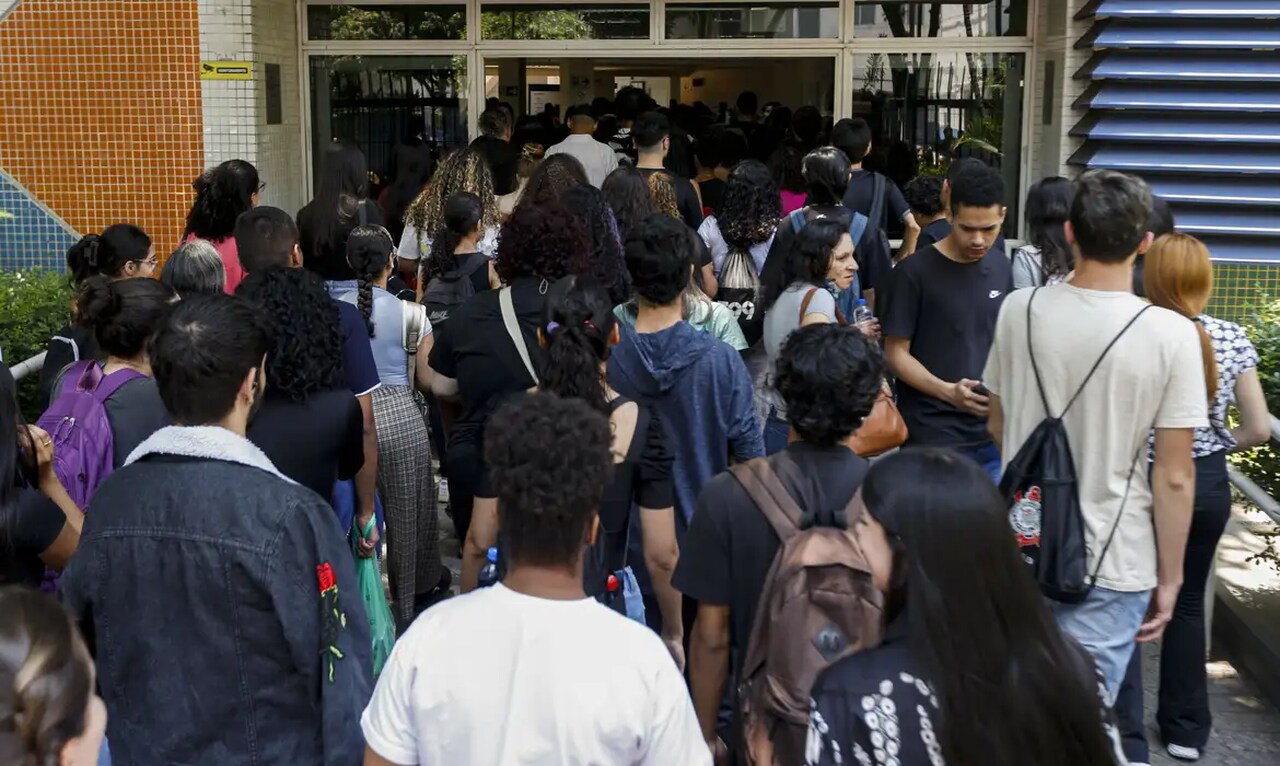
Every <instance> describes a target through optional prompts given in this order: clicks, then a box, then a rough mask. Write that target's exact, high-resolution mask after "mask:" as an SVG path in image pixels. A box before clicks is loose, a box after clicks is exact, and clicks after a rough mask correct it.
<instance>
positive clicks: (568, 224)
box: [493, 203, 591, 285]
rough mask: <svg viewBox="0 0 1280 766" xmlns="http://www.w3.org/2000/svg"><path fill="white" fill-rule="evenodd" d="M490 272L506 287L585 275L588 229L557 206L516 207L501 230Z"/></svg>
mask: <svg viewBox="0 0 1280 766" xmlns="http://www.w3.org/2000/svg"><path fill="white" fill-rule="evenodd" d="M493 269H494V271H496V272H497V274H498V278H499V279H501V280H502V282H503V284H508V285H509V284H511V283H512V282H514V281H515V280H517V279H519V278H521V277H538V278H540V279H545V280H548V281H555V280H557V279H560V278H561V277H566V276H568V275H570V274H585V273H587V272H588V271H590V269H591V247H590V244H589V242H588V239H587V229H586V227H585V226H583V225H582V222H581V221H579V220H578V219H577V218H575V217H573V215H572V214H570V213H569V211H567V210H565V209H564V206H562V205H560V204H559V203H546V204H542V205H517V206H516V209H515V211H514V212H512V214H511V219H510V220H508V221H507V222H506V223H505V224H504V225H503V226H502V236H501V237H499V239H498V257H497V258H496V259H494V262H493Z"/></svg>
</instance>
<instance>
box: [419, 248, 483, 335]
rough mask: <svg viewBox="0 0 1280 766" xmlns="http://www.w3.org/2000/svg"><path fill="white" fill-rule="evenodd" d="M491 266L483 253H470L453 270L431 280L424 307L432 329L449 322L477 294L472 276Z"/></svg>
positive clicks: (425, 292)
mask: <svg viewBox="0 0 1280 766" xmlns="http://www.w3.org/2000/svg"><path fill="white" fill-rule="evenodd" d="M488 264H489V259H488V258H487V257H486V256H485V255H484V254H483V253H470V254H468V255H467V256H466V257H465V258H463V259H462V261H460V262H459V263H458V265H457V266H455V267H454V268H453V269H451V270H449V271H447V272H445V273H444V274H440V275H437V276H434V277H432V278H431V281H429V282H427V289H426V290H423V291H422V305H423V306H426V307H427V319H428V320H430V321H431V326H432V327H438V326H440V325H442V324H444V323H445V322H447V321H449V314H450V313H452V312H453V310H454V309H456V308H458V307H459V306H461V305H462V304H463V303H465V302H466V300H467V298H470V297H471V296H473V295H475V294H476V287H475V285H474V284H473V283H472V282H471V275H472V274H474V273H476V270H477V269H481V268H484V267H485V266H487V265H488Z"/></svg>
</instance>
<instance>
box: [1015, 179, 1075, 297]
mask: <svg viewBox="0 0 1280 766" xmlns="http://www.w3.org/2000/svg"><path fill="white" fill-rule="evenodd" d="M1075 196H1076V190H1075V185H1074V184H1072V183H1071V181H1069V180H1067V179H1066V178H1063V177H1061V176H1050V177H1049V178H1045V179H1043V180H1041V181H1039V182H1037V183H1036V184H1035V185H1033V186H1032V187H1031V188H1030V189H1028V190H1027V240H1028V241H1029V242H1030V243H1031V244H1033V245H1035V246H1036V247H1037V248H1039V250H1040V271H1041V273H1042V274H1043V276H1044V281H1045V282H1048V281H1049V280H1050V279H1051V278H1054V277H1065V276H1066V275H1067V274H1069V273H1071V269H1073V268H1075V258H1074V256H1072V254H1071V243H1070V242H1068V241H1067V234H1066V232H1065V231H1064V230H1063V224H1064V223H1066V221H1067V219H1068V218H1069V217H1070V216H1071V200H1073V199H1075Z"/></svg>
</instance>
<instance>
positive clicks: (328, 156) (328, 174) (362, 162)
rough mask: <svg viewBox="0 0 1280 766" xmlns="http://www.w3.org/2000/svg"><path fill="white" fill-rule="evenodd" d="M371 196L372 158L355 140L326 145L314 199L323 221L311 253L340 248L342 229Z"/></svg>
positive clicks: (346, 227)
mask: <svg viewBox="0 0 1280 766" xmlns="http://www.w3.org/2000/svg"><path fill="white" fill-rule="evenodd" d="M368 196H369V162H368V161H367V160H366V159H365V157H364V152H362V151H360V148H359V147H357V146H356V145H355V144H352V143H349V142H346V141H334V142H333V143H331V144H329V145H328V146H326V147H325V149H324V155H323V157H322V159H321V162H320V179H319V182H318V184H317V187H316V197H315V199H314V200H313V201H312V204H313V205H314V206H315V211H316V214H317V216H318V217H319V220H320V221H324V222H325V223H324V225H321V226H319V227H317V228H316V233H315V237H314V238H313V239H312V241H311V242H306V243H303V244H304V246H307V245H309V246H310V247H311V252H312V253H320V252H324V251H326V250H328V251H333V250H335V249H337V247H338V244H339V241H340V240H341V238H342V232H344V231H346V230H347V229H348V228H350V226H351V223H352V222H353V221H356V220H357V219H358V217H359V215H360V206H361V205H362V204H364V202H365V200H366V199H367V198H368Z"/></svg>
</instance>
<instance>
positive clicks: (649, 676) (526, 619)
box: [361, 584, 711, 766]
mask: <svg viewBox="0 0 1280 766" xmlns="http://www.w3.org/2000/svg"><path fill="white" fill-rule="evenodd" d="M361 725H362V726H363V728H364V735H365V740H366V741H367V742H368V744H369V747H371V748H372V749H373V750H374V752H376V753H377V754H378V755H380V756H382V757H383V758H386V759H387V760H390V761H391V762H393V763H397V764H406V765H407V766H412V765H413V764H431V765H434V764H441V765H442V766H454V765H455V764H484V765H485V766H508V765H510V766H515V765H516V764H520V766H541V765H542V764H545V765H546V766H576V765H580V766H588V765H592V766H594V765H595V764H600V765H601V766H603V765H604V764H608V765H609V766H627V765H630V764H637V765H638V764H646V765H648V764H652V766H677V765H679V766H685V765H686V764H688V765H689V766H710V764H711V752H710V750H709V749H708V748H707V746H706V743H705V742H704V741H703V739H702V732H701V730H700V729H699V728H698V721H697V717H696V716H695V715H694V712H693V703H692V701H691V700H690V698H689V692H688V690H687V689H686V688H685V684H684V679H683V678H681V676H680V672H679V671H678V670H677V669H676V665H675V663H674V662H673V661H672V660H671V655H670V654H668V653H667V649H666V647H665V646H663V644H662V641H661V640H659V638H658V636H657V635H656V634H655V633H653V632H652V631H650V630H649V629H648V628H647V627H645V626H644V625H641V624H639V623H637V622H633V621H631V620H628V619H627V618H626V617H623V616H622V615H620V614H617V613H616V612H613V611H611V610H609V609H608V608H606V607H604V606H602V605H601V604H599V603H597V602H596V601H594V600H592V599H584V600H581V601H550V600H547V599H540V598H535V597H532V596H526V595H523V594H520V593H516V592H515V591H512V590H510V589H508V588H506V587H504V586H503V585H502V584H498V585H494V586H493V587H491V588H484V589H482V590H478V591H474V592H472V593H470V594H467V595H465V596H459V597H458V598H453V599H450V600H448V601H445V602H444V603H442V604H439V605H437V606H434V607H432V608H431V609H430V610H428V611H427V612H425V613H424V614H423V615H422V616H421V617H420V618H418V620H417V621H416V622H414V624H413V625H412V626H411V627H410V628H409V630H408V632H407V633H405V635H404V637H403V638H401V639H400V641H399V642H398V643H397V644H396V647H395V650H394V651H392V653H391V658H390V659H389V660H388V662H387V666H386V667H385V668H384V669H383V671H382V676H381V677H380V678H379V679H378V685H377V688H376V689H375V690H374V693H373V699H372V701H370V703H369V707H368V708H366V709H365V711H364V716H363V717H362V719H361Z"/></svg>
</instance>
